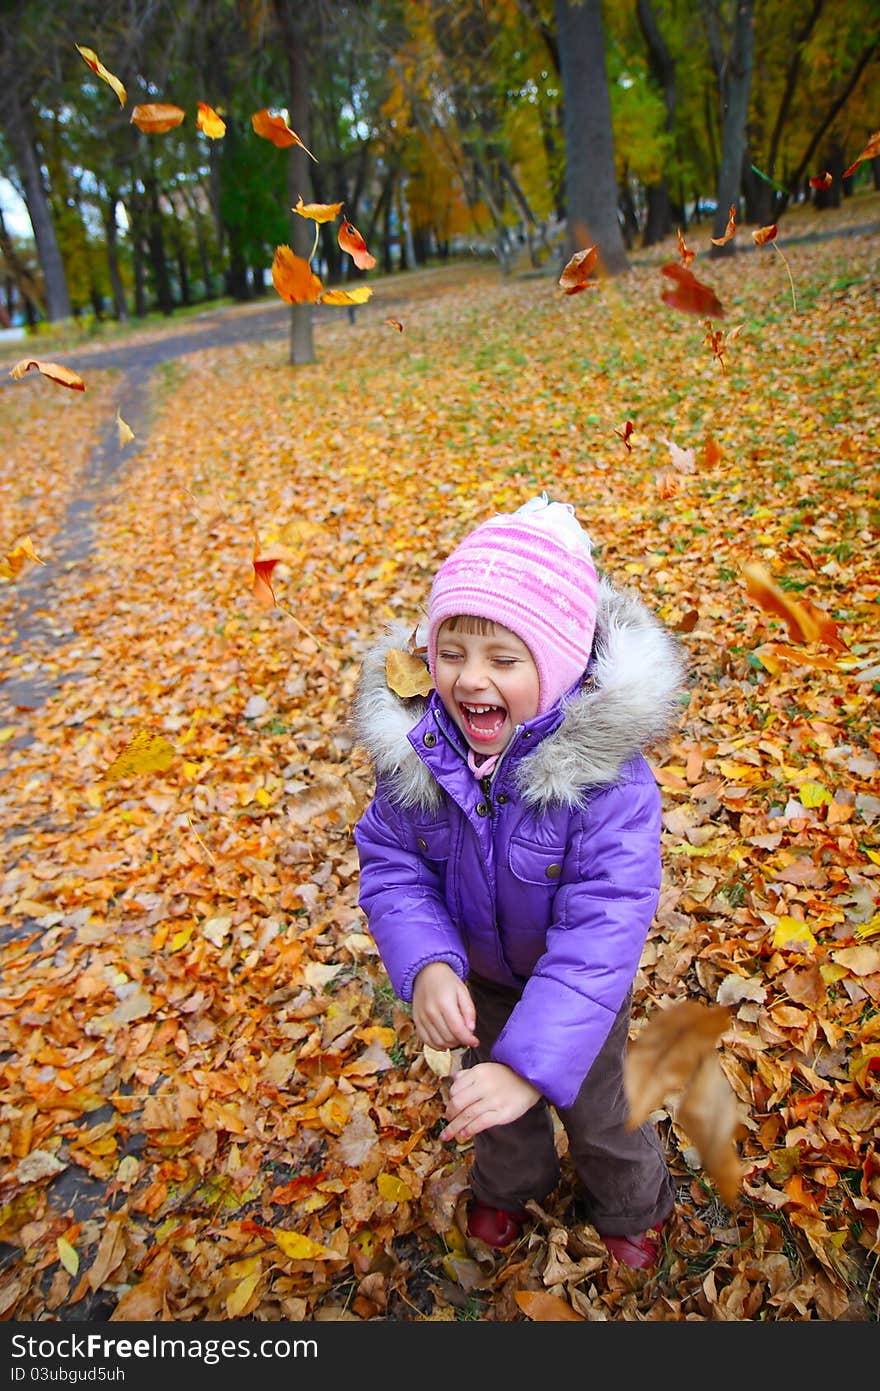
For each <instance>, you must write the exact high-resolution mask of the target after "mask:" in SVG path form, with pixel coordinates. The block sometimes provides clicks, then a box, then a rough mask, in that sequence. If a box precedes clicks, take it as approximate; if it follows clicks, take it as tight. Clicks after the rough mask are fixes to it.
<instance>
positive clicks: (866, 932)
mask: <svg viewBox="0 0 880 1391" xmlns="http://www.w3.org/2000/svg"><path fill="white" fill-rule="evenodd" d="M868 854H869V855H871V858H872V859H873V858H874V857H873V855H872V854H871V851H870V850H869V851H868ZM878 933H880V913H875V914H874V916H873V918H871V920H870V922H866V923H860V924H859V926H858V927H857V928H856V933H855V935H856V936H857V937H858V939H859V941H860V942H866V941H867V940H868V938H869V937H876V936H877V935H878Z"/></svg>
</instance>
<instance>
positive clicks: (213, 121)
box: [196, 101, 226, 140]
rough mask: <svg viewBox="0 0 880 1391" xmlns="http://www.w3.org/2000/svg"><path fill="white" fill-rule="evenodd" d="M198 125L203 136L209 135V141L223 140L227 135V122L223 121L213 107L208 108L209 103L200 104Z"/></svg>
mask: <svg viewBox="0 0 880 1391" xmlns="http://www.w3.org/2000/svg"><path fill="white" fill-rule="evenodd" d="M198 105H199V109H198V114H197V116H196V125H197V126H198V128H199V130H200V131H201V132H202V134H203V135H207V137H208V139H209V140H221V139H222V138H223V136H224V135H225V134H226V122H225V121H223V120H221V119H220V117H219V116H218V115H217V112H216V111H215V110H214V108H213V106H208V104H207V102H204V101H200V102H199V104H198Z"/></svg>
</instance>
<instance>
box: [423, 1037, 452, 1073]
mask: <svg viewBox="0 0 880 1391" xmlns="http://www.w3.org/2000/svg"><path fill="white" fill-rule="evenodd" d="M422 1056H423V1058H424V1059H425V1062H426V1063H427V1064H428V1067H429V1068H430V1069H431V1071H432V1072H435V1073H436V1074H437V1076H438V1077H448V1076H449V1074H450V1073H451V1072H452V1050H451V1049H450V1048H432V1047H431V1046H430V1044H428V1043H426V1044H425V1045H424V1047H423V1048H422Z"/></svg>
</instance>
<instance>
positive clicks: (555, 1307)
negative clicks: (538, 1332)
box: [513, 1290, 586, 1323]
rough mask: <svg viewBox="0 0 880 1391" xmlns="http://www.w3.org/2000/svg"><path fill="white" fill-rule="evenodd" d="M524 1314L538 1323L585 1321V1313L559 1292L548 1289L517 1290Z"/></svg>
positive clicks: (515, 1295) (518, 1302) (516, 1293)
mask: <svg viewBox="0 0 880 1391" xmlns="http://www.w3.org/2000/svg"><path fill="white" fill-rule="evenodd" d="M513 1297H514V1299H515V1300H516V1302H517V1304H518V1305H519V1307H520V1308H521V1309H522V1311H523V1313H524V1314H527V1315H528V1317H529V1318H530V1319H534V1320H535V1321H536V1322H537V1323H562V1322H569V1321H571V1322H572V1323H585V1322H586V1320H585V1319H584V1316H583V1314H578V1313H576V1311H575V1310H574V1309H572V1307H571V1305H570V1304H566V1302H565V1300H564V1299H560V1298H559V1295H558V1294H549V1293H548V1292H547V1291H546V1290H517V1291H516V1292H515V1294H514V1296H513Z"/></svg>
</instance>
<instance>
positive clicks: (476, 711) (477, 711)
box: [462, 701, 498, 715]
mask: <svg viewBox="0 0 880 1391" xmlns="http://www.w3.org/2000/svg"><path fill="white" fill-rule="evenodd" d="M462 705H464V701H462ZM464 708H465V710H469V711H470V713H471V714H472V715H485V714H486V712H487V711H488V710H497V709H498V706H497V705H464Z"/></svg>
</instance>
